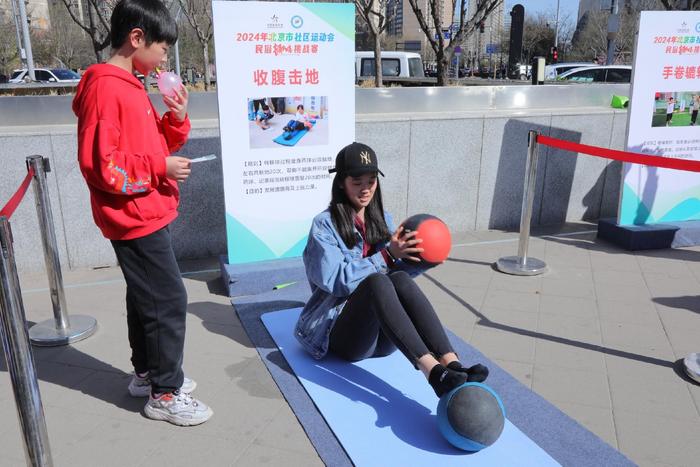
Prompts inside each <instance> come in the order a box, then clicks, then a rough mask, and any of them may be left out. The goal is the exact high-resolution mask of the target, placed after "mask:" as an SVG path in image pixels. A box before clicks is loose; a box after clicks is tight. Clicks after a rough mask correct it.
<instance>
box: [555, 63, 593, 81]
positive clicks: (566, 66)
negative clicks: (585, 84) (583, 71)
mask: <svg viewBox="0 0 700 467" xmlns="http://www.w3.org/2000/svg"><path fill="white" fill-rule="evenodd" d="M589 66H595V63H593V62H570V63H552V64H550V65H547V66H545V67H544V79H545V81H555V80H556V79H557V77H559V76H560V75H562V74H563V73H566V72H567V71H570V70H573V69H574V68H583V67H589Z"/></svg>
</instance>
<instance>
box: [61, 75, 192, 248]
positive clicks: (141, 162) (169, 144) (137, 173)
mask: <svg viewBox="0 0 700 467" xmlns="http://www.w3.org/2000/svg"><path fill="white" fill-rule="evenodd" d="M73 112H75V115H77V117H78V162H79V164H80V171H81V172H82V173H83V177H85V180H86V181H87V184H88V188H89V189H90V201H91V204H92V215H93V218H94V219H95V223H96V224H97V226H98V227H99V228H100V230H102V234H103V235H104V236H105V237H107V238H108V239H110V240H130V239H133V238H139V237H144V236H146V235H149V234H151V233H153V232H155V231H156V230H159V229H161V228H162V227H165V226H166V225H168V224H169V223H170V222H172V221H173V220H174V219H175V218H176V217H177V205H178V201H179V199H180V193H179V191H178V187H177V182H176V181H174V180H170V179H168V178H167V177H166V176H165V158H166V157H168V155H170V153H172V152H175V151H177V150H178V149H179V148H181V147H182V145H183V144H185V142H186V141H187V135H188V133H189V131H190V121H189V118H185V120H184V121H182V122H179V121H177V119H176V118H175V117H174V115H172V114H171V113H170V112H167V113H165V115H163V117H162V118H161V117H160V116H159V115H158V112H156V109H155V108H154V107H153V104H152V103H151V100H150V99H149V98H148V94H147V93H146V91H145V90H144V88H143V84H141V82H140V81H139V80H138V79H137V78H136V77H135V76H133V75H132V74H131V73H129V72H127V71H126V70H123V69H121V68H119V67H116V66H114V65H110V64H107V63H105V64H100V65H93V66H91V67H90V68H88V70H87V71H86V72H85V74H84V75H83V77H82V79H81V80H80V85H78V91H77V94H76V95H75V98H74V99H73Z"/></svg>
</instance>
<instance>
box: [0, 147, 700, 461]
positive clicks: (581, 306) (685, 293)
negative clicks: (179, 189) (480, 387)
mask: <svg viewBox="0 0 700 467" xmlns="http://www.w3.org/2000/svg"><path fill="white" fill-rule="evenodd" d="M395 162H396V163H399V161H398V160H396V161H395ZM603 202H604V201H603ZM574 228H576V229H579V230H580V229H582V228H586V229H587V228H590V226H583V227H582V226H568V227H566V228H563V229H562V230H566V229H574ZM516 238H517V234H514V233H512V232H489V231H479V232H475V233H474V235H471V236H470V237H469V238H468V241H465V243H468V244H469V246H461V247H457V248H455V249H454V250H453V252H452V253H451V257H453V258H455V259H459V260H461V261H450V262H448V263H447V264H446V265H444V266H442V267H439V268H437V269H434V270H432V271H430V272H429V274H428V276H425V277H421V278H419V279H418V281H417V283H418V284H419V286H420V287H421V288H422V290H423V291H424V293H426V295H427V296H428V298H429V299H430V301H431V303H433V305H434V307H435V309H436V311H437V313H438V315H439V317H440V318H441V320H442V322H443V324H444V325H445V326H447V327H448V328H449V329H450V330H451V331H453V332H454V333H456V334H457V335H458V336H460V337H461V338H463V339H465V340H467V341H469V342H470V343H471V344H472V345H474V346H476V347H477V348H478V349H479V350H480V351H482V352H483V353H485V354H486V355H487V356H489V357H490V358H492V359H495V363H496V364H498V365H500V366H501V367H503V368H505V369H506V370H507V371H509V372H510V373H511V374H513V375H514V376H515V377H516V378H517V379H518V380H520V381H521V382H523V384H525V385H527V386H529V387H532V388H533V389H534V390H535V391H537V392H538V393H540V394H542V395H543V396H544V397H545V398H547V399H548V400H550V401H551V402H553V403H554V404H555V405H557V406H559V407H560V408H561V409H562V410H563V411H564V412H566V413H568V414H569V415H571V416H572V417H573V418H575V419H576V420H578V421H579V422H581V423H582V424H583V425H584V426H586V427H588V428H589V429H590V430H592V431H593V432H594V433H596V434H597V435H599V436H600V437H602V438H603V439H604V440H606V441H607V442H609V443H610V444H612V445H613V446H617V447H619V449H621V451H622V452H623V453H624V454H626V455H627V456H629V457H630V458H631V459H633V460H634V461H635V462H637V463H639V464H640V465H649V466H652V465H653V466H654V467H657V466H661V467H663V466H673V467H678V466H690V465H696V463H697V462H696V459H697V458H698V455H699V454H700V452H699V451H698V450H699V449H700V448H698V446H697V439H698V435H700V415H698V413H699V409H700V385H696V384H693V383H690V382H688V381H687V380H686V379H684V378H681V377H680V376H679V375H678V373H677V371H676V369H674V365H675V363H676V361H677V360H678V359H679V358H682V357H683V356H685V354H687V353H689V352H691V351H700V347H698V345H699V344H698V341H697V336H698V334H699V333H700V320H699V319H698V317H699V316H698V315H699V313H700V297H699V296H698V292H697V290H698V287H697V286H696V284H698V285H700V282H698V279H699V278H700V266H698V263H699V261H698V259H700V248H689V249H682V250H672V251H662V252H640V253H637V254H630V253H627V252H622V251H620V250H618V249H617V248H615V247H613V246H611V245H608V244H604V243H597V242H596V241H595V240H594V239H593V237H592V236H588V237H585V236H584V237H581V238H579V237H576V238H573V237H565V238H544V239H542V238H533V251H537V252H538V254H540V253H541V254H543V257H545V258H546V259H547V261H548V263H550V265H551V270H550V272H549V273H548V274H546V275H544V276H541V277H536V278H520V277H514V276H505V275H503V274H501V273H498V272H496V271H493V270H492V269H491V267H490V264H491V263H492V262H493V261H495V259H497V258H498V257H500V256H502V255H506V254H514V253H515V251H516V249H517V241H514V240H515V239H516ZM479 242H487V243H483V244H482V243H479ZM493 242H497V243H493ZM567 259H571V260H570V261H567ZM212 268H213V269H216V260H214V261H208V262H207V261H196V262H191V263H187V264H185V265H183V270H184V271H198V270H199V271H201V270H207V269H212ZM64 276H65V282H66V284H67V288H66V290H67V295H68V300H69V304H70V308H71V310H72V311H73V312H80V313H85V314H92V315H94V316H95V317H96V318H97V319H98V322H99V323H100V329H99V331H98V333H97V334H96V335H95V336H93V337H92V338H90V339H88V340H86V341H84V342H81V343H78V344H76V345H73V346H66V347H60V348H51V349H47V348H35V349H33V353H34V358H35V361H36V362H37V367H38V369H39V381H40V382H39V384H40V388H41V393H42V397H43V401H44V406H45V409H46V414H47V423H48V425H49V431H50V433H49V434H50V438H51V441H52V444H53V445H54V447H55V449H54V454H55V455H54V458H55V461H56V465H57V466H61V465H71V466H73V465H76V466H82V465H85V466H90V467H92V466H95V465H99V466H102V465H135V466H138V465H144V466H145V465H147V464H148V465H153V462H154V461H153V460H154V459H163V460H164V461H165V462H166V463H167V464H166V465H191V464H192V463H193V461H192V458H191V457H190V456H191V453H192V451H193V450H194V449H197V448H198V447H201V448H202V449H203V450H204V453H203V454H202V457H201V459H203V461H202V463H203V465H217V466H218V465H234V464H235V465H256V466H258V465H285V466H287V465H303V466H306V465H320V464H321V460H320V459H319V458H318V456H317V454H316V452H315V450H314V449H313V446H311V444H310V442H309V441H308V439H307V438H306V435H305V433H304V430H303V428H302V427H301V426H300V425H299V423H298V421H297V420H296V418H295V417H294V415H293V414H292V413H291V411H290V409H289V407H288V406H287V404H286V402H285V401H284V399H283V397H282V395H281V394H280V393H279V391H278V390H277V387H276V385H275V384H274V381H273V380H272V379H271V377H270V375H269V373H268V372H267V369H266V368H265V367H264V365H263V363H262V362H261V361H260V359H259V357H258V355H257V352H256V351H255V349H254V348H253V347H252V345H251V343H250V341H249V339H248V338H247V336H246V335H245V333H244V332H243V330H242V328H241V327H240V323H239V322H238V320H237V319H236V316H235V313H233V310H232V308H231V307H230V305H229V302H228V300H227V298H226V297H223V296H219V295H216V294H215V293H213V292H212V291H214V292H215V291H216V289H215V288H212V284H214V282H215V281H216V278H217V274H216V273H215V272H214V273H212V272H203V273H201V272H200V273H193V274H190V275H188V276H187V278H186V279H185V284H186V287H187V289H188V294H189V298H190V305H189V308H188V321H187V325H188V336H187V343H186V352H185V371H186V372H187V374H188V375H189V376H190V377H193V378H194V379H195V380H197V382H198V383H199V388H198V390H197V393H196V396H197V397H200V398H201V399H202V400H203V401H205V402H206V403H208V404H210V405H211V406H212V408H213V409H214V412H215V414H214V418H213V419H212V420H211V421H210V422H208V423H207V424H205V425H203V426H200V427H197V428H194V429H190V430H182V429H179V428H177V427H172V426H170V425H167V424H165V423H159V422H153V421H151V420H148V419H146V418H144V417H143V415H142V414H141V408H142V405H143V404H144V403H145V401H144V400H138V399H132V398H130V397H129V396H127V395H126V392H125V386H126V383H127V382H128V378H129V371H130V365H129V359H128V357H129V349H128V343H127V340H126V323H125V312H124V283H123V280H122V279H121V273H120V271H119V270H118V269H117V268H111V269H107V270H75V271H70V272H68V273H64ZM22 283H23V288H24V289H25V293H24V302H25V305H26V308H27V316H28V318H29V319H30V320H34V321H36V320H40V319H47V318H49V317H50V316H51V311H50V301H49V293H48V290H47V289H46V278H45V275H42V274H28V273H23V274H22ZM649 284H653V285H649ZM647 285H649V286H648V287H647ZM0 361H2V360H1V359H0ZM0 411H1V412H2V413H6V414H9V417H8V423H5V424H3V425H2V426H0V450H2V452H3V457H2V461H0V464H2V465H3V467H4V465H9V466H14V465H24V455H23V453H22V450H21V443H20V437H19V427H18V424H17V420H16V411H15V408H14V399H13V396H12V391H11V388H10V382H9V375H8V374H7V371H6V370H5V367H4V366H3V363H0ZM57 421H58V422H57ZM76 446H78V447H80V449H78V448H76ZM166 446H171V447H172V448H171V449H169V450H168V449H166ZM125 450H128V452H127V453H126V454H124V451H125ZM105 456H106V458H107V460H106V461H104V462H103V459H105ZM118 461H119V462H120V464H118Z"/></svg>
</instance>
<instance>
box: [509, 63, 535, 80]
mask: <svg viewBox="0 0 700 467" xmlns="http://www.w3.org/2000/svg"><path fill="white" fill-rule="evenodd" d="M531 76H532V65H520V64H516V65H515V68H514V69H513V70H512V71H511V73H510V77H511V79H519V80H521V81H527V80H528V79H530V77H531Z"/></svg>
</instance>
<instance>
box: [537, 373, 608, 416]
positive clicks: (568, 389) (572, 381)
mask: <svg viewBox="0 0 700 467" xmlns="http://www.w3.org/2000/svg"><path fill="white" fill-rule="evenodd" d="M532 390H533V391H535V392H537V393H538V394H539V395H541V396H542V397H544V398H545V399H547V400H549V401H553V402H570V403H575V404H580V405H589V406H592V407H602V408H610V407H611V401H610V389H609V387H608V380H607V377H606V375H605V374H604V373H601V372H591V371H583V370H572V369H568V368H561V367H555V366H550V365H547V366H545V365H539V364H537V363H536V364H535V369H534V372H533V376H532Z"/></svg>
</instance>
